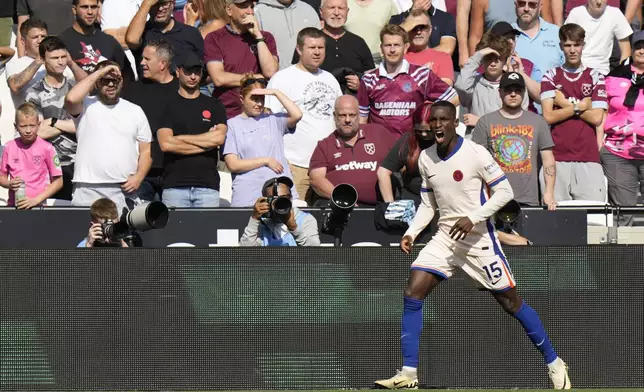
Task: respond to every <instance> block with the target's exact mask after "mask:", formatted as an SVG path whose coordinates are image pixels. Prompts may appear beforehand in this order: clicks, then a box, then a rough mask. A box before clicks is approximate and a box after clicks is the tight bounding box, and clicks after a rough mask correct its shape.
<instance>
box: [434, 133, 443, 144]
mask: <svg viewBox="0 0 644 392" xmlns="http://www.w3.org/2000/svg"><path fill="white" fill-rule="evenodd" d="M444 137H445V133H444V132H443V131H434V139H436V141H437V142H438V143H440V142H442V141H443V138H444Z"/></svg>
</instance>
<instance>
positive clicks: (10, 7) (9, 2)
mask: <svg viewBox="0 0 644 392" xmlns="http://www.w3.org/2000/svg"><path fill="white" fill-rule="evenodd" d="M15 14H16V0H2V1H0V18H13V16H14V15H15Z"/></svg>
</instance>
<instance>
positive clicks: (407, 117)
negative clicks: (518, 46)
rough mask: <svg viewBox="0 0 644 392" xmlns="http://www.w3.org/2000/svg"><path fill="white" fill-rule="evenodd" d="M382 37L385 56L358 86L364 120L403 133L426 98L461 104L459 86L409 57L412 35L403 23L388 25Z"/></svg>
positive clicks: (361, 115)
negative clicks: (453, 86) (442, 78)
mask: <svg viewBox="0 0 644 392" xmlns="http://www.w3.org/2000/svg"><path fill="white" fill-rule="evenodd" d="M380 41H381V43H380V50H381V51H382V56H383V59H384V60H383V62H382V63H381V64H380V66H379V67H378V68H376V69H373V70H371V71H367V72H366V73H365V74H364V76H363V77H362V80H361V81H360V88H359V89H358V102H359V104H360V123H361V124H366V123H367V122H372V123H376V124H380V125H382V126H384V127H385V128H387V129H388V130H389V132H391V133H393V134H394V135H395V136H396V137H399V136H400V135H402V134H404V133H406V132H409V131H411V130H412V129H413V125H414V124H413V117H414V113H415V112H416V109H418V108H420V107H421V106H422V105H423V103H424V102H425V101H432V102H435V101H450V102H452V103H454V104H455V105H458V95H457V94H456V90H454V89H453V88H452V87H451V86H450V85H448V84H447V83H445V82H443V81H442V80H441V79H440V78H439V77H438V76H437V75H436V74H435V73H433V72H432V71H431V70H430V69H429V68H427V67H424V66H422V67H421V66H418V65H413V64H409V62H407V60H405V53H407V49H408V48H409V35H408V34H407V32H406V31H405V30H403V28H402V27H400V26H396V25H391V24H390V25H387V26H385V27H384V28H383V29H382V31H381V32H380Z"/></svg>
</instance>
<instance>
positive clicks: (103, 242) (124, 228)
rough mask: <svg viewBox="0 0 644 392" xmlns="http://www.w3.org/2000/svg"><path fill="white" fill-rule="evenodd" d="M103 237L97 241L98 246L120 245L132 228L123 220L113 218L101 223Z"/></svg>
mask: <svg viewBox="0 0 644 392" xmlns="http://www.w3.org/2000/svg"><path fill="white" fill-rule="evenodd" d="M101 229H102V232H103V234H102V238H101V239H100V240H96V241H95V245H94V246H96V247H120V246H121V240H124V239H125V238H127V236H128V235H129V234H130V228H129V227H128V225H127V224H125V223H123V222H120V221H119V222H114V221H113V220H111V219H108V220H106V221H105V222H103V223H101Z"/></svg>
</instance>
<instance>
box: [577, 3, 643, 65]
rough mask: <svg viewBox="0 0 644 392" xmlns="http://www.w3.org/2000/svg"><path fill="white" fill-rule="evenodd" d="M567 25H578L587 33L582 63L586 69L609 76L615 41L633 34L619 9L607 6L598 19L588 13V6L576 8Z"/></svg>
mask: <svg viewBox="0 0 644 392" xmlns="http://www.w3.org/2000/svg"><path fill="white" fill-rule="evenodd" d="M566 23H576V24H578V25H579V26H581V27H583V28H584V30H585V31H586V45H585V46H584V51H583V53H582V55H581V61H582V62H583V63H584V65H585V66H586V67H589V68H593V69H596V70H598V71H599V72H601V73H602V74H604V75H607V74H608V72H609V70H610V62H609V60H610V55H611V53H612V52H613V39H614V38H617V39H618V40H621V39H624V38H627V37H628V36H629V35H631V34H633V29H631V25H630V24H629V23H628V20H626V17H625V16H624V14H622V11H620V10H619V8H615V7H611V6H606V10H605V11H604V13H603V14H602V16H600V17H599V18H598V19H595V18H593V17H592V16H590V14H589V13H588V10H587V9H586V6H585V5H584V6H579V7H575V8H573V9H572V10H571V11H570V14H568V19H566Z"/></svg>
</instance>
